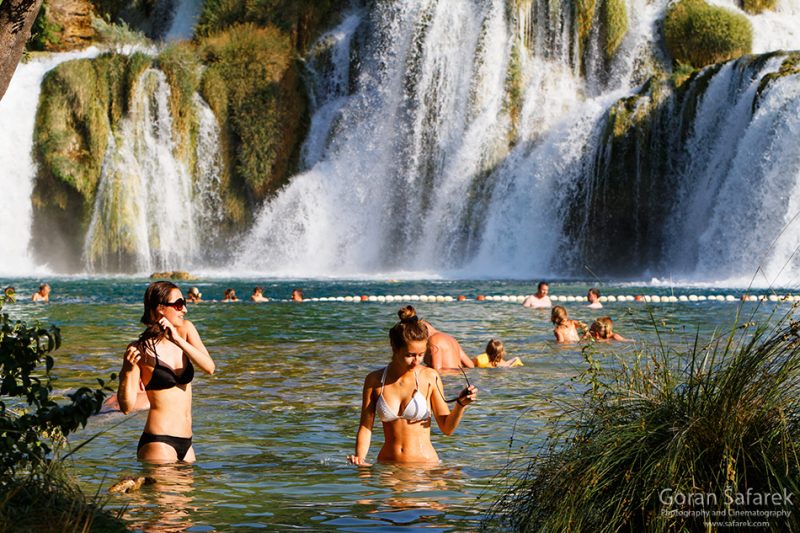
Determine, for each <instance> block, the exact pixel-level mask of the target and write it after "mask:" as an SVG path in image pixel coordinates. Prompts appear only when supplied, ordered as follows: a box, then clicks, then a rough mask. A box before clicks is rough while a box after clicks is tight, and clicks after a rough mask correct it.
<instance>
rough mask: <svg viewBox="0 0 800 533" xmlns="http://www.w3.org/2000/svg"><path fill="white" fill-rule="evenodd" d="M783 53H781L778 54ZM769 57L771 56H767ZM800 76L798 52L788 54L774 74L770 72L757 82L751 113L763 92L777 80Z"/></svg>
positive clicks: (756, 106) (799, 56)
mask: <svg viewBox="0 0 800 533" xmlns="http://www.w3.org/2000/svg"><path fill="white" fill-rule="evenodd" d="M778 53H783V52H778ZM768 55H769V56H771V55H773V54H768ZM797 74H800V52H790V53H789V54H788V55H787V56H786V58H785V59H784V60H783V63H781V68H779V69H778V70H777V71H776V72H770V73H769V74H767V75H766V76H764V77H763V78H761V81H759V82H758V89H757V90H756V97H755V98H753V111H755V110H756V109H757V108H758V104H759V103H760V102H761V98H762V96H763V94H764V92H765V91H766V90H767V89H768V88H769V87H770V86H771V85H772V84H773V83H775V82H776V81H777V80H779V79H781V78H783V77H785V76H796V75H797Z"/></svg>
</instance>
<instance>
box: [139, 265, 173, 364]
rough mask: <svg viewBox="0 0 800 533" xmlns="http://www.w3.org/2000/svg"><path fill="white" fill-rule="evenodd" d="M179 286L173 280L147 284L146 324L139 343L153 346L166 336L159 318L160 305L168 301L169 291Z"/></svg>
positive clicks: (144, 322) (143, 320) (143, 322)
mask: <svg viewBox="0 0 800 533" xmlns="http://www.w3.org/2000/svg"><path fill="white" fill-rule="evenodd" d="M177 288H178V286H177V285H175V284H174V283H172V282H171V281H154V282H153V283H151V284H150V285H148V286H147V290H146V291H144V313H143V314H142V318H141V322H142V324H144V325H145V329H144V331H143V332H142V334H141V335H139V344H142V345H144V347H150V348H152V347H153V346H154V345H155V344H156V343H157V342H158V341H160V340H161V339H163V338H164V336H165V335H166V332H165V331H164V330H163V329H162V328H161V325H160V324H159V323H158V320H159V319H160V318H161V315H160V314H159V312H158V306H159V305H163V304H165V303H167V301H168V300H169V293H170V292H172V290H173V289H177Z"/></svg>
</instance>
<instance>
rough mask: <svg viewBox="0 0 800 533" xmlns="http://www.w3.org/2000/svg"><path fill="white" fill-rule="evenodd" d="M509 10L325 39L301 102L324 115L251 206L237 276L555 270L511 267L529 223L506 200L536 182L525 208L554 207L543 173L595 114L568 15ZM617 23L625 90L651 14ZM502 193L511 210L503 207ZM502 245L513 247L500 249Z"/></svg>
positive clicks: (386, 7)
mask: <svg viewBox="0 0 800 533" xmlns="http://www.w3.org/2000/svg"><path fill="white" fill-rule="evenodd" d="M513 6H514V9H511V10H509V7H508V4H507V3H506V2H504V1H500V0H497V1H486V2H463V1H456V0H438V1H437V0H415V1H408V2H401V3H392V2H387V3H380V4H377V5H376V6H374V7H373V8H372V9H371V10H370V11H369V12H364V11H361V12H357V13H356V14H354V15H351V16H350V17H348V18H346V19H345V22H343V23H342V25H341V26H340V27H339V28H337V30H336V31H334V32H332V34H331V35H327V36H325V37H324V41H323V43H324V47H325V49H326V50H327V52H326V54H327V56H328V57H330V58H339V59H338V60H332V61H331V65H332V66H331V67H329V69H328V72H329V75H328V76H327V77H324V76H323V77H320V76H315V77H314V79H316V80H322V82H324V85H323V84H322V82H319V83H317V84H316V85H315V87H314V88H313V89H312V91H311V95H312V102H314V101H316V102H320V103H321V104H320V105H317V106H316V107H315V110H316V112H315V115H314V118H313V120H312V130H311V132H310V134H309V141H308V142H307V144H306V151H305V154H306V160H305V162H306V164H307V165H308V170H306V171H305V172H304V173H303V174H300V175H298V176H295V177H294V178H293V179H292V181H291V182H290V184H289V185H288V186H287V187H286V188H284V189H283V190H282V191H281V192H280V193H279V194H278V196H277V197H276V198H274V199H272V200H270V201H269V202H267V203H266V204H265V205H264V206H263V208H262V210H261V212H260V213H259V214H258V215H257V217H256V223H255V225H254V227H253V229H252V230H251V231H250V232H249V233H248V234H247V235H246V236H245V237H244V238H243V239H242V244H241V245H240V247H239V249H238V252H237V258H236V263H235V266H236V268H237V269H241V270H266V271H268V272H269V273H270V274H278V275H308V276H318V275H323V276H325V275H359V274H364V273H371V272H373V273H378V272H382V271H387V270H407V271H422V272H451V273H457V274H458V275H479V276H491V275H494V274H495V273H496V272H499V271H500V270H503V271H508V272H512V273H515V274H516V275H517V276H519V275H528V273H529V272H531V271H532V270H531V269H533V271H538V270H539V268H541V267H542V265H549V264H551V263H552V261H553V257H552V255H553V254H555V253H556V252H555V249H554V248H552V246H551V247H549V248H547V250H549V251H543V255H538V256H537V258H536V260H534V261H532V260H531V258H530V257H529V256H528V257H523V256H524V255H525V254H526V253H528V252H526V251H525V250H523V249H522V248H524V247H523V246H522V244H523V242H524V241H527V240H529V236H530V235H531V231H530V225H529V224H528V223H529V221H530V220H531V215H525V216H522V214H521V213H519V216H518V217H517V219H516V220H508V218H509V217H512V215H511V214H510V212H509V210H511V209H514V210H516V209H526V208H527V209H532V207H531V206H530V205H528V206H524V205H521V203H520V202H518V198H520V197H525V198H530V194H531V189H530V188H529V187H530V186H531V185H530V182H529V178H532V177H533V176H538V180H539V181H542V182H546V183H542V184H541V186H542V187H543V189H542V190H543V191H552V194H555V195H557V196H556V197H554V198H542V197H539V196H537V197H536V205H539V204H547V205H555V204H557V203H558V202H559V201H560V200H559V196H558V195H561V194H563V193H565V191H564V190H562V189H561V188H559V187H556V185H557V184H558V183H559V182H560V181H559V180H560V179H561V176H560V175H557V174H558V172H559V168H560V165H561V164H562V163H558V162H550V161H546V160H544V159H546V158H547V154H553V153H560V154H563V155H564V157H565V158H567V159H574V157H575V156H576V155H578V154H579V153H580V152H581V150H582V146H580V145H577V146H572V147H566V146H564V145H563V143H564V142H565V140H566V139H572V138H573V137H576V136H577V137H585V129H582V128H585V127H586V125H587V124H586V121H587V118H586V116H587V114H588V115H589V116H594V115H596V114H597V113H598V110H597V107H596V103H595V102H588V103H587V102H586V101H585V100H586V98H585V95H586V93H587V87H586V85H585V82H584V81H583V80H582V78H581V76H580V68H579V65H578V59H577V56H576V53H577V52H576V44H575V42H574V39H575V29H574V22H573V20H572V17H573V14H572V9H571V7H570V5H569V3H554V2H544V1H541V0H530V1H527V2H514V3H513ZM662 9H663V8H662ZM629 11H630V13H632V15H631V16H632V17H634V19H635V20H636V21H637V22H636V23H635V24H632V25H631V26H632V27H633V28H634V30H635V31H634V30H632V31H631V32H630V34H629V36H628V37H627V38H626V40H625V42H624V44H623V48H624V50H629V51H630V52H629V53H627V52H626V55H625V57H626V58H627V59H625V60H624V61H623V60H621V61H620V64H619V66H618V67H617V69H618V70H620V71H625V75H626V76H628V77H631V74H630V73H631V72H632V71H633V70H634V69H635V68H640V66H639V65H638V64H637V62H636V60H635V58H636V57H638V56H639V55H641V53H640V51H641V50H642V49H646V48H647V44H646V43H650V42H651V41H652V40H653V38H654V37H653V35H652V26H653V25H654V21H655V18H656V17H655V15H654V13H656V12H657V11H658V10H657V9H655V8H653V7H651V6H650V5H649V4H648V3H647V2H645V1H644V0H636V1H631V2H630V7H629ZM354 28H355V29H354ZM353 31H355V33H356V35H355V36H352V33H353ZM336 35H341V37H338V38H334V36H336ZM360 35H369V39H363V38H360ZM354 56H355V57H357V58H358V65H359V66H360V68H359V69H358V74H357V77H356V78H354V79H350V80H349V84H350V85H351V86H352V87H351V89H350V91H349V92H348V93H347V94H346V95H345V94H343V90H344V87H345V84H344V83H342V82H338V83H335V82H336V80H337V79H344V78H342V76H344V74H343V73H344V72H345V71H344V67H343V65H342V63H340V62H339V61H341V60H342V58H347V57H354ZM320 71H321V69H319V68H318V67H316V68H315V72H320ZM337 76H339V77H338V78H337ZM626 79H627V78H626ZM325 87H328V88H330V89H327V92H326V89H325ZM626 89H627V87H626ZM320 93H322V94H324V95H325V96H324V97H320V95H319V94H320ZM326 98H327V99H326ZM598 98H599V97H598ZM603 98H604V99H605V100H606V101H608V100H609V96H608V94H607V93H606V94H605V95H603ZM543 158H544V159H543ZM515 162H516V163H515ZM515 164H516V165H519V166H518V167H515V166H514V165H515ZM563 164H566V163H563ZM529 165H537V166H538V165H545V166H549V170H546V169H539V168H535V169H531V168H530V167H529ZM515 176H516V177H517V178H516V179H515V178H514V177H515ZM545 176H546V177H545ZM574 177H575V178H576V179H577V177H578V176H574ZM509 180H511V181H515V180H516V181H515V183H509ZM534 181H536V179H534ZM509 188H511V189H515V190H517V189H518V190H520V194H521V195H522V196H518V195H511V196H508V190H509ZM496 190H497V192H496ZM495 192H496V194H495ZM504 195H505V196H504ZM501 197H504V198H506V200H505V203H503V202H501V201H500V200H498V198H501ZM539 215H540V213H536V215H535V216H534V217H533V218H536V219H537V220H539V218H538V217H539ZM552 215H553V216H552V221H551V222H550V223H551V224H552V225H553V227H558V225H559V223H558V221H557V214H552ZM544 222H546V221H544ZM508 223H510V224H511V225H510V226H507V225H506V224H508ZM502 231H507V232H509V233H511V234H517V232H520V233H518V234H517V237H516V238H515V237H506V236H505V235H504V236H498V235H497V233H498V232H502ZM545 233H548V234H550V235H552V232H551V231H546V232H545ZM487 235H492V236H495V237H496V239H495V240H494V241H493V242H492V241H491V239H492V237H487ZM498 240H499V242H498ZM555 242H557V239H555ZM498 246H508V247H510V248H501V249H498ZM496 254H500V255H496ZM493 256H494V260H490V258H491V257H493ZM509 258H510V259H511V260H512V261H511V262H509V261H508V260H507V259H509Z"/></svg>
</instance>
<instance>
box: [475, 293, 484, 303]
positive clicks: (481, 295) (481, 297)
mask: <svg viewBox="0 0 800 533" xmlns="http://www.w3.org/2000/svg"><path fill="white" fill-rule="evenodd" d="M475 299H476V300H478V301H479V302H482V301H484V300H485V299H486V296H484V295H483V294H479V295H478V297H477V298H475Z"/></svg>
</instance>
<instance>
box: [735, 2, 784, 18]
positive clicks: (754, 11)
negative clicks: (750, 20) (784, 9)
mask: <svg viewBox="0 0 800 533" xmlns="http://www.w3.org/2000/svg"><path fill="white" fill-rule="evenodd" d="M740 3H741V6H742V9H743V10H744V11H747V12H748V13H750V14H751V15H758V14H759V13H763V12H764V11H774V10H775V8H776V7H778V0H740Z"/></svg>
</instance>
